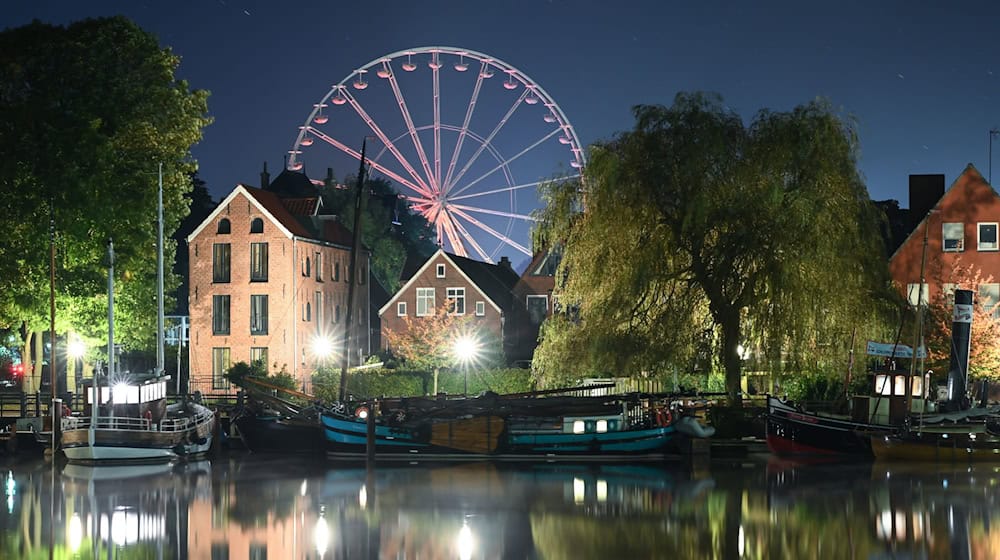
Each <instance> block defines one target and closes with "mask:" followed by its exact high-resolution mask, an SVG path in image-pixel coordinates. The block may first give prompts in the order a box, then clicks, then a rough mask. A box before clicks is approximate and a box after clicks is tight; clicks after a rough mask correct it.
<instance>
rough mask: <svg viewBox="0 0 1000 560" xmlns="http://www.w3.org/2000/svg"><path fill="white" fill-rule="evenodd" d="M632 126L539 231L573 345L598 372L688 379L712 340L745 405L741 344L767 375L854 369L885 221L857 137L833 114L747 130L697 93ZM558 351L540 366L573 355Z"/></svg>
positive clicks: (551, 208) (815, 108)
mask: <svg viewBox="0 0 1000 560" xmlns="http://www.w3.org/2000/svg"><path fill="white" fill-rule="evenodd" d="M634 113H635V117H636V124H635V127H634V128H633V129H632V130H631V131H628V132H625V133H622V134H620V135H618V136H617V137H616V138H615V139H613V140H611V141H609V142H606V143H603V144H598V145H595V146H593V147H592V150H591V152H592V153H591V159H590V162H589V164H588V166H587V169H586V170H585V172H584V178H583V185H582V188H581V187H580V185H573V184H571V183H565V182H563V183H552V184H550V185H547V186H546V187H545V194H544V196H545V197H546V200H547V203H548V206H547V207H546V209H545V210H544V211H543V212H542V213H541V215H540V216H539V218H540V227H539V228H538V230H537V238H538V240H539V241H541V242H544V243H552V242H561V243H563V244H564V245H565V250H564V257H563V260H562V263H561V273H560V276H559V277H560V278H562V279H563V280H564V281H562V282H561V283H560V285H559V286H558V290H559V297H560V298H561V301H562V302H563V303H564V304H565V305H568V306H577V307H578V308H579V312H580V317H581V318H582V321H581V322H580V324H579V325H578V326H576V327H575V330H576V331H577V332H576V333H575V335H573V338H575V339H576V341H577V344H579V345H580V346H581V347H588V346H593V347H597V348H607V349H608V350H609V351H610V352H611V353H612V354H615V355H614V356H613V357H612V358H609V359H611V360H612V361H611V363H608V364H599V365H601V366H603V367H613V368H614V369H616V370H631V372H633V373H634V372H647V371H656V370H662V369H663V368H665V367H669V366H676V367H681V368H684V369H688V368H690V367H691V366H692V364H695V363H697V359H698V353H699V347H700V346H701V345H702V344H703V343H704V342H705V341H706V340H708V341H709V342H710V344H711V345H712V347H713V348H714V350H715V355H716V357H717V360H718V363H719V364H721V365H722V366H723V368H724V370H725V372H726V387H727V392H728V393H729V394H730V396H731V397H733V398H738V396H739V388H740V371H741V365H742V364H741V362H742V359H743V358H742V357H741V356H740V354H739V352H738V348H739V347H740V346H741V345H742V346H744V347H745V348H749V347H753V348H756V349H758V350H759V351H760V352H763V356H765V362H766V363H765V365H767V366H768V367H769V368H771V369H772V370H774V371H780V370H781V369H782V368H784V369H785V370H788V369H792V370H795V369H805V368H811V367H816V366H817V361H818V358H817V355H819V354H821V353H822V352H823V351H827V352H829V351H831V350H832V351H834V352H835V353H836V354H838V355H840V356H841V362H846V356H847V348H846V346H847V342H848V341H849V340H850V337H851V332H852V330H853V329H854V328H855V327H858V328H860V329H861V330H862V333H861V334H859V335H858V336H861V337H863V336H868V335H873V336H874V333H873V332H872V331H880V330H881V329H883V328H885V327H884V326H885V324H886V323H885V320H884V319H883V313H884V312H887V310H890V309H891V307H890V306H888V305H883V302H888V301H890V295H889V290H888V287H889V282H888V270H887V267H886V264H885V260H884V257H885V250H884V248H883V247H882V244H881V239H880V237H879V234H878V224H879V220H878V218H877V216H878V214H877V210H876V209H875V208H874V206H873V205H872V204H871V202H870V200H869V198H868V194H867V191H866V190H865V187H864V185H863V183H862V181H861V178H860V176H859V174H858V171H857V168H856V160H855V153H856V144H857V140H856V135H855V132H854V129H853V127H852V125H851V124H850V123H849V122H848V121H846V120H844V119H842V118H841V117H839V116H838V115H837V114H835V113H834V111H833V110H832V109H831V107H830V106H829V105H828V104H827V103H825V102H822V101H813V102H810V103H807V104H805V105H801V106H798V107H795V108H794V109H792V110H791V111H788V112H775V111H769V110H761V111H760V112H758V113H757V114H756V116H755V117H754V118H753V120H752V121H751V122H750V123H749V124H748V125H744V123H743V121H742V119H741V118H740V117H739V116H738V115H737V114H736V113H734V112H733V111H732V110H730V109H728V108H727V107H725V106H724V105H723V104H722V100H721V98H719V97H718V96H714V95H707V94H700V93H694V94H691V93H682V94H679V95H678V96H677V97H676V99H675V100H674V104H673V105H672V106H670V107H664V106H638V107H636V108H635V109H634ZM579 208H583V211H582V212H578V211H577V210H578V209H579ZM626 217H627V219H626ZM706 331H707V332H706ZM546 332H548V331H546ZM562 338H567V335H565V333H564V334H563V337H562ZM551 340H552V339H550V338H546V337H545V335H544V334H543V338H542V343H541V347H540V349H539V350H538V351H537V352H536V356H541V358H542V361H543V362H544V361H545V360H546V354H547V353H548V352H551V351H558V352H563V353H565V349H564V348H563V349H559V350H556V349H555V348H554V344H553V343H552V342H550V341H551ZM862 340H863V338H862ZM563 367H566V366H565V365H564V366H563Z"/></svg>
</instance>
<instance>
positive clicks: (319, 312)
mask: <svg viewBox="0 0 1000 560" xmlns="http://www.w3.org/2000/svg"><path fill="white" fill-rule="evenodd" d="M313 301H315V302H316V303H314V304H313V307H314V308H315V309H316V324H317V325H322V324H323V292H316V293H315V294H314V295H313Z"/></svg>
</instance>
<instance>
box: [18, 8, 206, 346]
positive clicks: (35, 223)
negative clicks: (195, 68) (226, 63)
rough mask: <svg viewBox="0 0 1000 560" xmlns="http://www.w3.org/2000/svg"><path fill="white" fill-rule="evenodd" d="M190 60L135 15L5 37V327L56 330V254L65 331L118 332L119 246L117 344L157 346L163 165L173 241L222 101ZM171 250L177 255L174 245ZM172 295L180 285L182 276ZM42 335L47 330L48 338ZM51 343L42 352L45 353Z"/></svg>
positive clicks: (60, 325) (36, 26) (171, 283)
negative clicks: (113, 281) (112, 323)
mask: <svg viewBox="0 0 1000 560" xmlns="http://www.w3.org/2000/svg"><path fill="white" fill-rule="evenodd" d="M179 63H180V59H179V57H177V56H176V55H174V54H173V53H172V52H171V51H170V50H169V49H166V48H161V47H160V46H159V45H158V43H157V40H156V38H155V37H154V36H152V35H151V34H149V33H147V32H145V31H143V30H142V29H140V28H139V27H138V26H136V25H135V24H134V23H132V22H131V21H129V20H127V19H125V18H123V17H112V18H101V19H88V20H84V21H80V22H76V23H72V24H70V25H68V26H54V25H49V24H45V23H41V22H37V21H36V22H33V23H31V24H28V25H26V26H23V27H19V28H12V29H7V30H4V31H2V32H0V154H3V157H0V195H2V197H3V200H4V204H5V209H6V211H7V218H8V219H6V220H5V221H4V224H5V227H4V230H5V231H4V236H5V238H4V243H2V244H0V293H3V294H4V297H3V298H2V299H0V326H2V327H9V328H17V329H19V330H21V332H22V333H23V334H25V336H26V337H27V338H32V335H31V333H32V332H35V333H37V332H38V331H42V330H48V318H49V272H50V266H49V246H50V240H54V246H55V251H56V266H55V274H56V282H55V284H56V290H57V293H58V294H59V299H58V302H57V313H56V315H57V330H58V331H62V332H65V331H66V330H67V329H73V330H76V331H82V332H87V333H90V334H92V335H93V336H94V337H95V338H96V339H97V340H101V339H103V336H102V332H103V333H105V334H106V333H107V326H106V325H107V305H106V296H105V286H106V280H105V278H106V272H105V267H106V263H105V257H104V256H105V253H106V245H107V240H108V239H109V238H113V239H114V242H115V249H116V253H117V258H116V272H117V273H118V274H120V276H119V277H118V278H117V288H118V290H120V291H119V293H118V294H117V296H118V299H117V301H116V303H117V304H119V306H118V308H117V311H119V312H120V314H119V315H118V317H116V323H118V322H119V321H120V323H119V324H118V325H117V326H118V327H119V330H118V332H117V333H116V339H118V340H119V341H120V342H122V343H124V344H125V345H126V346H130V347H142V346H144V345H148V344H150V343H151V341H152V340H153V339H154V337H153V334H154V333H155V317H156V312H155V310H156V299H155V285H156V282H155V266H156V258H155V254H156V200H157V169H158V166H159V165H160V164H162V166H163V187H164V195H163V202H164V235H165V236H166V237H167V238H168V240H169V236H170V235H171V233H172V232H173V231H174V230H175V229H176V228H177V225H178V224H179V223H180V220H181V219H182V218H183V216H185V215H186V214H187V212H188V208H187V202H186V200H185V197H184V194H185V193H186V192H188V191H190V190H191V179H190V174H191V173H192V172H193V171H194V170H195V167H196V165H195V162H194V160H193V159H192V157H191V152H190V149H191V146H192V145H193V144H195V143H196V142H198V141H199V140H200V139H201V135H202V128H203V127H204V126H206V125H207V124H208V123H209V122H210V118H209V117H208V116H207V104H206V100H207V97H208V93H207V92H205V91H200V90H191V89H190V88H189V87H188V84H187V83H186V82H185V81H183V80H179V79H177V78H175V76H174V72H175V70H176V69H177V67H178V65H179ZM166 245H167V246H165V251H164V254H165V255H166V256H167V258H168V259H169V258H172V256H173V254H174V250H173V245H174V244H173V242H169V241H168V243H167V244H166ZM166 270H167V271H168V275H167V278H166V290H167V291H168V292H169V290H171V289H172V288H173V287H175V286H176V285H177V283H178V279H177V277H176V276H174V275H172V274H170V273H169V271H170V262H169V261H168V262H167V263H166ZM34 338H35V339H36V340H37V339H38V337H37V336H35V337H34ZM38 346H40V344H39V345H38Z"/></svg>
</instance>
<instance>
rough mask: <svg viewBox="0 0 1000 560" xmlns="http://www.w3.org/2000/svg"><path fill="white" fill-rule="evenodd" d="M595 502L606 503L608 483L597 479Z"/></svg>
mask: <svg viewBox="0 0 1000 560" xmlns="http://www.w3.org/2000/svg"><path fill="white" fill-rule="evenodd" d="M597 501H598V502H601V503H604V502H606V501H608V481H607V480H603V479H599V480H598V481H597Z"/></svg>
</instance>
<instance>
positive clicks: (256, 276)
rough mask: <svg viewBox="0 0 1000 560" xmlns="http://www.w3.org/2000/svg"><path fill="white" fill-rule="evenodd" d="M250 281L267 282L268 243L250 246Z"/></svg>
mask: <svg viewBox="0 0 1000 560" xmlns="http://www.w3.org/2000/svg"><path fill="white" fill-rule="evenodd" d="M250 281H251V282H267V243H251V244H250Z"/></svg>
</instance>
